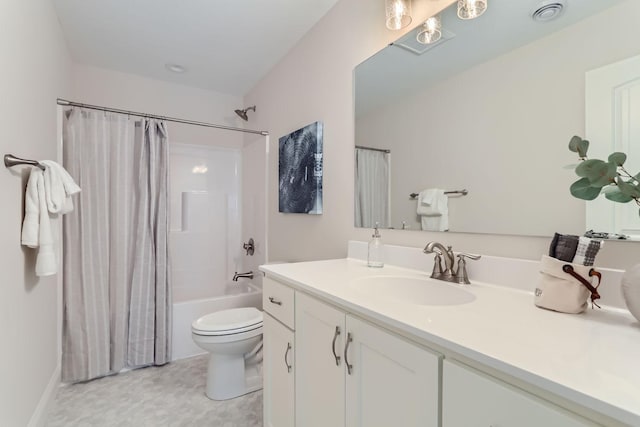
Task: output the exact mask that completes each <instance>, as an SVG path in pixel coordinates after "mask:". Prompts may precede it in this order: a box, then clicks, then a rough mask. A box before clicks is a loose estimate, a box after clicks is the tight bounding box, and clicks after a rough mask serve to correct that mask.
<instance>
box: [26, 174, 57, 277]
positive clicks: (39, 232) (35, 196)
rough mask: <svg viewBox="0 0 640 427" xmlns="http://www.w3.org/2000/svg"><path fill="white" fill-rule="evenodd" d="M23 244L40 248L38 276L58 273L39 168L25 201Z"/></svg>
mask: <svg viewBox="0 0 640 427" xmlns="http://www.w3.org/2000/svg"><path fill="white" fill-rule="evenodd" d="M22 244H23V245H25V246H29V247H31V248H38V255H37V257H36V275H37V276H51V275H53V274H56V273H57V271H58V261H57V259H56V253H55V247H54V242H53V235H52V234H51V219H50V218H49V210H48V209H47V201H46V196H45V186H44V174H43V172H42V171H41V170H40V169H38V168H33V169H32V170H31V175H30V176H29V182H28V184H27V193H26V200H25V215H24V223H23V225H22Z"/></svg>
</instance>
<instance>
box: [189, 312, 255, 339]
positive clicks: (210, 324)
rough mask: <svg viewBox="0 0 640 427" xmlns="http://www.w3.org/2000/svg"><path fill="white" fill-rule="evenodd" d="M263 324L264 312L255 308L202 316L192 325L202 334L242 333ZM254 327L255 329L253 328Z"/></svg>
mask: <svg viewBox="0 0 640 427" xmlns="http://www.w3.org/2000/svg"><path fill="white" fill-rule="evenodd" d="M261 323H262V312H261V311H260V310H258V309H257V308H254V307H242V308H232V309H229V310H222V311H217V312H215V313H211V314H207V315H206V316H202V317H201V318H199V319H198V320H196V321H195V322H193V324H192V325H191V326H192V327H193V329H194V330H198V331H202V332H228V333H234V332H240V331H242V330H250V329H255V327H256V326H257V325H260V324H261ZM252 327H253V328H252Z"/></svg>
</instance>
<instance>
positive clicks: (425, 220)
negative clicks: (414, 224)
mask: <svg viewBox="0 0 640 427" xmlns="http://www.w3.org/2000/svg"><path fill="white" fill-rule="evenodd" d="M448 203H449V198H448V197H447V195H446V194H444V190H441V189H438V188H430V189H427V190H423V191H421V192H420V194H419V195H418V206H417V208H416V213H417V214H418V215H419V216H420V222H421V224H422V229H423V230H429V231H446V230H448V229H449V207H448Z"/></svg>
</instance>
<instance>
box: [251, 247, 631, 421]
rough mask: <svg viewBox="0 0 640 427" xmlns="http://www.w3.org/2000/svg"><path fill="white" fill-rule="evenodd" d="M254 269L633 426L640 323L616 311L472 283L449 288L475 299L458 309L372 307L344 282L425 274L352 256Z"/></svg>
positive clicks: (370, 298)
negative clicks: (549, 303) (546, 306)
mask: <svg viewBox="0 0 640 427" xmlns="http://www.w3.org/2000/svg"><path fill="white" fill-rule="evenodd" d="M260 269H261V270H262V271H264V272H265V273H266V274H267V276H268V277H271V278H273V279H276V280H279V281H281V282H283V283H286V284H288V285H290V286H292V287H293V288H295V289H299V290H303V291H306V292H308V293H311V294H314V295H317V296H319V297H322V298H324V299H326V300H328V301H330V302H332V303H334V304H336V305H338V306H341V307H342V308H344V309H345V310H346V311H348V312H351V313H354V314H360V315H363V316H366V317H368V318H371V319H373V320H375V321H376V322H377V323H379V324H382V325H388V326H390V327H392V328H396V329H399V330H401V331H403V332H404V333H405V334H408V335H410V336H412V337H415V339H417V340H418V341H426V342H430V343H432V344H434V345H436V346H439V347H442V348H443V349H445V350H448V351H450V352H452V353H456V354H459V355H461V356H464V357H467V358H470V359H472V360H475V361H477V362H478V363H481V364H483V365H486V366H488V367H490V368H494V369H497V370H499V371H501V372H503V373H505V374H507V375H511V376H513V377H515V378H518V379H520V380H523V381H526V382H527V383H530V384H533V385H534V386H537V387H539V388H541V389H542V390H546V391H549V392H551V393H555V394H557V395H559V396H562V397H564V398H566V399H567V400H569V401H572V402H575V403H577V404H579V405H581V406H585V407H588V408H591V409H593V410H595V411H597V412H600V413H602V414H604V415H606V416H608V417H611V418H614V419H616V420H618V421H620V422H622V423H626V424H629V425H633V426H640V324H639V323H638V322H637V321H636V320H635V319H634V318H633V316H631V314H629V312H627V311H626V310H622V309H616V308H608V307H603V309H601V310H600V309H597V308H596V309H593V310H592V309H591V308H589V309H588V310H587V311H586V312H585V313H583V314H580V315H571V314H563V313H556V312H553V311H548V310H543V309H540V308H537V307H536V306H535V305H534V304H533V294H532V293H530V292H525V291H522V290H516V289H511V288H507V287H503V286H495V285H490V284H486V283H479V282H474V281H473V279H472V284H471V285H470V286H465V285H454V284H452V285H451V286H464V289H465V290H467V291H469V292H471V293H473V294H474V295H475V296H476V299H475V301H473V302H471V303H468V304H463V305H454V306H418V305H414V304H406V303H401V302H393V301H388V300H382V299H381V298H379V297H378V298H376V296H375V295H368V294H367V293H364V292H361V291H358V290H357V289H354V288H352V287H350V286H348V283H349V282H350V281H351V280H354V279H357V278H361V277H366V276H378V275H388V276H399V275H400V276H406V277H420V278H427V277H428V276H429V274H428V273H426V272H423V271H418V270H412V269H406V268H400V267H394V266H390V265H385V267H384V268H382V269H373V268H368V267H367V266H366V263H365V262H364V261H360V260H354V259H337V260H328V261H314V262H302V263H293V264H275V265H265V266H261V267H260ZM442 283H444V282H442Z"/></svg>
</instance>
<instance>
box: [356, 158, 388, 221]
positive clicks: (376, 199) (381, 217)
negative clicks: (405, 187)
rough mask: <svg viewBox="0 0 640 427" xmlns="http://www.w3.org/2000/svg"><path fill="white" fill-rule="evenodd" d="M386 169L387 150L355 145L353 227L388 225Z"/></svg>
mask: <svg viewBox="0 0 640 427" xmlns="http://www.w3.org/2000/svg"><path fill="white" fill-rule="evenodd" d="M389 168H390V154H389V153H385V152H382V151H374V150H367V149H364V148H356V186H355V187H356V188H355V193H356V197H355V199H356V206H355V213H356V221H355V222H356V223H355V226H356V227H367V228H372V227H374V226H375V225H376V223H378V224H379V226H380V227H381V228H388V227H389V226H390V222H391V218H390V217H391V213H390V209H391V206H390V203H389V197H390V191H389Z"/></svg>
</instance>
